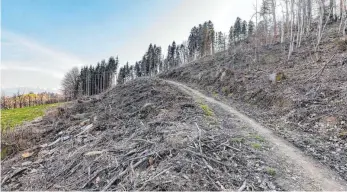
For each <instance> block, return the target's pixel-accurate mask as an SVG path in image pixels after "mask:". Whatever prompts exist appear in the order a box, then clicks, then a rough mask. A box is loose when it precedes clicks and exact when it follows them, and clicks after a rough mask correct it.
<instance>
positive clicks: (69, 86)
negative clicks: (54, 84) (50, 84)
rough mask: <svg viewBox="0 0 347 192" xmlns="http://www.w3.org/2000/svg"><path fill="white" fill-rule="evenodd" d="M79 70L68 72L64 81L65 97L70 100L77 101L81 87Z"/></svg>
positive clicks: (75, 68)
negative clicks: (79, 87)
mask: <svg viewBox="0 0 347 192" xmlns="http://www.w3.org/2000/svg"><path fill="white" fill-rule="evenodd" d="M78 78H79V70H78V68H77V67H74V68H72V69H71V70H70V71H69V72H67V73H66V74H65V76H64V79H63V81H62V87H63V93H64V96H65V97H66V98H68V99H76V98H77V95H78V86H79V79H78Z"/></svg>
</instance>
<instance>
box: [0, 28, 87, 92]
mask: <svg viewBox="0 0 347 192" xmlns="http://www.w3.org/2000/svg"><path fill="white" fill-rule="evenodd" d="M1 43H2V50H1V54H2V58H1V72H2V76H4V78H2V83H1V85H2V86H6V87H11V86H18V83H16V81H17V82H22V83H23V81H22V79H25V81H24V82H25V83H26V86H32V87H35V86H37V83H38V81H37V78H35V75H37V74H38V73H39V74H41V75H40V76H42V77H45V78H46V79H42V81H46V82H52V83H53V82H54V83H53V84H54V85H53V84H52V83H48V84H47V85H50V86H52V85H53V87H55V88H57V87H58V86H59V83H57V80H56V79H57V78H62V77H63V75H64V74H65V73H66V71H68V70H69V69H71V68H72V67H74V66H82V65H84V64H86V62H85V61H83V60H82V59H80V58H78V57H76V56H73V55H70V54H67V53H64V52H62V51H57V50H55V49H52V48H50V47H48V46H45V45H43V44H41V43H39V42H36V41H34V40H32V39H29V38H27V37H25V36H22V35H19V34H16V33H13V32H11V31H7V30H4V29H3V30H2V37H1ZM5 70H7V71H8V70H10V71H11V72H12V73H11V74H12V75H15V73H14V72H15V71H17V72H18V74H21V76H17V77H16V78H17V80H14V81H7V79H9V78H11V79H12V77H9V76H8V75H5V74H4V72H5ZM23 71H25V73H24V72H23ZM35 72H36V73H35ZM42 74H45V75H42ZM15 76H16V75H15ZM6 78H7V79H6ZM33 79H35V81H34V80H33ZM53 87H51V88H53Z"/></svg>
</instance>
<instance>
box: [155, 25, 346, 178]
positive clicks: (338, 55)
mask: <svg viewBox="0 0 347 192" xmlns="http://www.w3.org/2000/svg"><path fill="white" fill-rule="evenodd" d="M329 27H330V31H327V33H326V34H325V36H324V38H323V41H322V43H321V46H320V47H319V49H318V51H317V54H314V53H313V51H312V50H313V48H312V42H314V38H315V37H309V38H307V39H306V40H305V41H304V42H303V43H302V45H301V47H300V48H296V49H295V51H294V52H293V55H292V57H291V59H290V60H288V61H287V54H288V47H289V45H288V44H275V45H271V46H261V47H260V48H259V49H258V52H259V62H258V63H254V49H253V46H254V45H253V44H247V43H244V44H242V45H239V46H238V48H237V49H234V50H233V51H231V52H221V53H217V54H216V55H214V56H207V57H205V58H203V59H200V60H198V61H194V62H192V63H189V64H188V65H186V66H183V67H179V68H176V69H173V70H171V71H169V72H166V73H163V74H161V75H160V77H161V78H164V79H172V80H175V81H179V82H182V83H184V84H187V85H189V86H190V87H193V88H196V89H199V90H201V91H202V92H203V93H205V94H207V95H210V96H212V97H214V98H216V99H218V100H221V101H223V102H225V103H229V104H230V105H231V106H234V107H236V108H237V109H238V110H240V111H242V112H244V113H246V114H248V115H249V116H251V117H252V118H254V119H256V120H257V121H258V122H261V123H262V124H263V125H264V126H266V127H269V128H271V129H272V130H273V131H275V132H276V133H277V134H278V135H280V136H281V137H283V138H284V139H286V140H288V141H290V142H292V143H293V144H294V145H295V146H297V147H299V148H300V149H302V150H303V151H305V153H307V154H308V155H311V156H313V157H314V158H316V159H317V160H319V161H320V162H321V163H322V164H324V165H326V166H328V167H331V168H332V169H333V170H335V171H336V172H338V173H339V174H340V175H341V177H343V178H344V179H345V180H347V142H346V141H347V52H346V50H347V49H346V47H347V42H346V41H344V40H342V39H341V38H340V37H339V35H338V34H337V32H336V29H337V27H331V26H329ZM277 72H283V74H284V77H285V78H281V79H280V81H278V82H276V83H273V82H270V81H269V75H270V74H273V73H277Z"/></svg>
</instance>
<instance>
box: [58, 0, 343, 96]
mask: <svg viewBox="0 0 347 192" xmlns="http://www.w3.org/2000/svg"><path fill="white" fill-rule="evenodd" d="M280 12H281V13H282V15H278V13H280ZM346 15H347V3H346V0H315V1H313V0H256V3H255V10H254V14H253V15H252V17H251V18H250V19H249V20H248V21H247V20H242V19H241V18H239V17H237V18H236V20H235V22H234V23H233V25H231V26H230V29H229V31H228V34H225V33H223V32H221V31H219V32H216V31H215V29H214V25H213V23H212V21H206V22H204V23H202V24H199V25H197V26H194V27H192V29H191V31H190V34H189V36H188V38H187V41H184V42H182V43H181V44H177V43H176V42H175V41H173V42H172V44H170V45H168V48H167V53H166V56H165V55H164V54H163V52H162V49H161V47H160V46H158V45H153V44H150V45H149V47H148V50H147V51H146V53H145V54H144V55H143V57H142V59H141V60H139V61H137V62H135V63H134V64H133V65H131V64H129V63H128V62H127V63H126V64H125V65H124V66H123V67H121V68H120V69H119V73H118V78H117V83H118V84H123V83H125V82H127V81H130V80H133V79H135V78H138V77H144V76H154V75H156V74H158V73H160V72H163V71H167V70H170V69H172V68H174V67H177V66H181V65H183V64H186V63H189V62H191V61H194V60H196V59H199V58H202V57H205V56H207V55H213V54H215V53H216V52H221V51H226V50H235V47H237V46H242V42H247V43H248V44H250V46H251V48H252V49H254V58H253V61H254V63H258V62H259V59H258V58H259V56H258V48H259V46H263V45H269V44H274V43H285V45H287V44H288V49H286V50H288V58H287V59H288V60H289V59H290V56H291V54H292V52H293V51H294V50H295V48H298V47H300V46H301V42H302V40H303V39H304V38H307V37H308V36H309V35H311V36H312V31H316V34H315V36H316V40H315V43H314V46H313V47H312V49H313V53H314V54H315V55H316V58H318V54H319V53H318V52H317V49H318V47H319V45H320V42H321V39H322V37H323V34H324V31H325V30H326V26H327V24H330V23H334V22H335V23H336V22H340V23H339V27H338V32H339V33H340V34H341V35H342V36H344V37H346V26H347V16H346ZM229 53H230V51H229ZM98 65H99V64H98ZM98 65H97V67H95V68H94V67H92V66H90V67H84V68H82V70H81V75H79V77H78V78H76V82H83V83H82V85H80V84H77V85H76V86H75V93H74V94H73V98H75V97H76V96H77V95H78V93H79V91H78V90H79V88H80V87H82V88H81V89H82V90H83V91H82V95H92V94H98V93H100V92H101V91H103V90H105V89H107V88H109V87H110V86H112V83H109V81H111V80H110V79H112V78H114V76H115V75H114V74H115V73H116V71H117V67H118V58H117V60H116V65H115V66H113V67H106V66H107V64H106V65H105V62H102V64H100V67H98ZM102 66H103V67H102ZM82 71H83V72H82ZM86 71H88V72H87V73H86ZM82 74H83V75H82ZM105 74H106V75H105ZM63 87H64V85H63ZM77 87H78V88H77Z"/></svg>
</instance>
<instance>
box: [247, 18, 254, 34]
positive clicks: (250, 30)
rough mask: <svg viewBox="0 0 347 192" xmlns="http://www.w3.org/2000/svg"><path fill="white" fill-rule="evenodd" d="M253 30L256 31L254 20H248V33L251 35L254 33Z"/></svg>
mask: <svg viewBox="0 0 347 192" xmlns="http://www.w3.org/2000/svg"><path fill="white" fill-rule="evenodd" d="M253 32H254V22H253V21H249V22H248V35H249V36H251V35H253Z"/></svg>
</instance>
